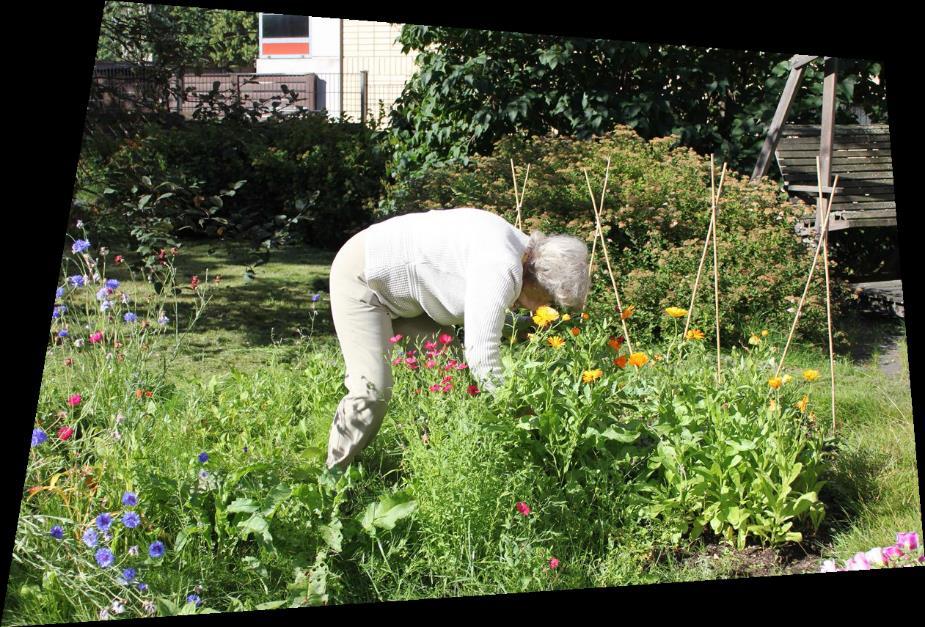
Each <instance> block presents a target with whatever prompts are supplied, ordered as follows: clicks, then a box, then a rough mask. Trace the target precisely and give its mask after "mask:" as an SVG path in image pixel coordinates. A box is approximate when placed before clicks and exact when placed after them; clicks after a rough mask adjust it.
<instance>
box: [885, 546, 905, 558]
mask: <svg viewBox="0 0 925 627" xmlns="http://www.w3.org/2000/svg"><path fill="white" fill-rule="evenodd" d="M903 555H905V553H903V551H902V549H900V548H899V547H898V546H888V547H886V548H885V549H883V558H884V559H885V560H886V561H890V560H894V559H896V558H899V557H902V556H903Z"/></svg>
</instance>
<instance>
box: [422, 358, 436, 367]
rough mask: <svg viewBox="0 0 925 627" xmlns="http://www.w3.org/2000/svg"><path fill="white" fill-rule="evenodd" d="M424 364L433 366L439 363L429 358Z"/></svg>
mask: <svg viewBox="0 0 925 627" xmlns="http://www.w3.org/2000/svg"><path fill="white" fill-rule="evenodd" d="M424 365H425V366H427V367H428V368H433V367H434V366H436V365H437V362H436V361H434V360H433V359H428V360H427V361H426V362H425V364H424Z"/></svg>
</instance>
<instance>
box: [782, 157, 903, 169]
mask: <svg viewBox="0 0 925 627" xmlns="http://www.w3.org/2000/svg"><path fill="white" fill-rule="evenodd" d="M779 160H780V161H783V162H784V163H785V164H793V165H806V164H812V165H813V166H814V167H815V165H816V159H815V158H809V157H798V158H792V159H786V158H784V157H781V158H780V159H779ZM839 161H840V162H841V163H840V165H846V166H851V165H857V164H861V163H874V164H876V163H893V158H892V157H869V158H864V157H843V156H839Z"/></svg>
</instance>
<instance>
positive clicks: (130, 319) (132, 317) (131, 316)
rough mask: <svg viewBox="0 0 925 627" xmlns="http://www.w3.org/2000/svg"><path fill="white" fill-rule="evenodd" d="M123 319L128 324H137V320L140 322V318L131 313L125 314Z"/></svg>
mask: <svg viewBox="0 0 925 627" xmlns="http://www.w3.org/2000/svg"><path fill="white" fill-rule="evenodd" d="M123 318H124V319H125V321H126V322H135V321H136V320H138V316H136V315H135V314H133V313H132V312H131V311H130V312H128V313H127V314H125V316H123Z"/></svg>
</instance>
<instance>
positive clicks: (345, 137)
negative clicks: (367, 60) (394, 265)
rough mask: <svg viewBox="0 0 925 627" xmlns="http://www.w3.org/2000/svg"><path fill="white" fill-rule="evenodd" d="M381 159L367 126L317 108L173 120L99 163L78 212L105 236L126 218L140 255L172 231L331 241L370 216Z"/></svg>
mask: <svg viewBox="0 0 925 627" xmlns="http://www.w3.org/2000/svg"><path fill="white" fill-rule="evenodd" d="M239 108H243V107H239ZM259 113H260V112H259V111H257V114H259ZM85 157H86V159H87V160H88V161H91V160H92V157H93V153H92V150H90V148H89V147H88V150H87V151H85ZM384 164H385V154H384V152H383V150H382V149H381V148H380V146H379V144H378V143H377V141H376V134H375V132H374V131H373V130H371V129H370V128H369V127H367V126H364V125H359V124H351V123H347V122H344V121H329V120H328V119H327V118H326V117H324V116H322V115H317V114H311V113H303V114H296V115H293V116H286V117H284V116H282V115H279V116H274V117H270V118H269V119H265V120H262V121H259V122H256V121H253V120H252V119H251V118H250V117H248V116H244V115H242V116H237V117H228V118H227V119H223V118H222V119H215V118H213V117H207V119H204V120H194V121H183V120H176V121H174V123H173V124H171V125H169V126H161V125H156V126H150V127H149V128H148V130H147V132H146V133H144V134H143V135H142V136H140V137H137V138H135V139H129V140H126V141H124V142H122V144H121V146H120V147H119V148H118V149H117V150H116V151H115V152H114V154H113V155H112V156H111V158H108V159H105V160H102V163H101V164H100V163H98V164H97V165H96V167H95V168H94V169H93V170H92V172H90V173H88V174H87V175H86V176H85V177H84V179H83V181H82V187H83V188H84V189H85V190H86V191H87V192H88V194H85V195H84V197H83V198H82V199H81V201H80V206H79V207H78V211H77V213H78V214H80V215H83V216H88V217H92V218H93V221H94V224H95V225H96V227H95V228H98V229H100V230H101V231H102V232H104V234H105V236H106V237H107V238H111V237H113V236H114V233H113V232H114V231H118V232H122V233H125V231H126V228H127V225H132V227H133V232H132V233H131V235H132V237H133V241H135V242H136V244H137V250H138V252H139V253H140V254H142V255H143V256H145V255H147V256H150V255H151V254H153V253H156V252H157V249H158V248H163V247H169V246H171V245H175V241H172V240H173V238H175V237H177V236H180V235H186V236H210V237H242V238H248V239H250V240H251V242H252V243H253V244H254V246H255V247H261V248H265V249H269V248H270V247H271V246H274V245H277V244H279V243H282V242H284V241H285V240H287V239H288V238H290V237H293V236H295V237H299V238H300V239H302V240H303V241H305V242H306V243H308V244H311V245H315V246H320V247H330V248H335V247H337V246H339V245H340V244H342V243H343V242H344V241H345V240H346V239H347V238H348V237H349V236H350V235H351V234H352V233H353V232H356V231H357V230H359V229H361V228H363V227H364V226H366V225H367V224H368V223H369V222H370V220H371V211H372V209H373V207H374V206H375V204H376V203H377V202H378V200H379V196H380V193H381V189H382V182H381V179H382V177H383V176H384V168H385V165H384ZM78 217H79V216H78ZM107 229H108V231H109V232H108V233H106V232H105V231H106V230H107Z"/></svg>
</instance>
